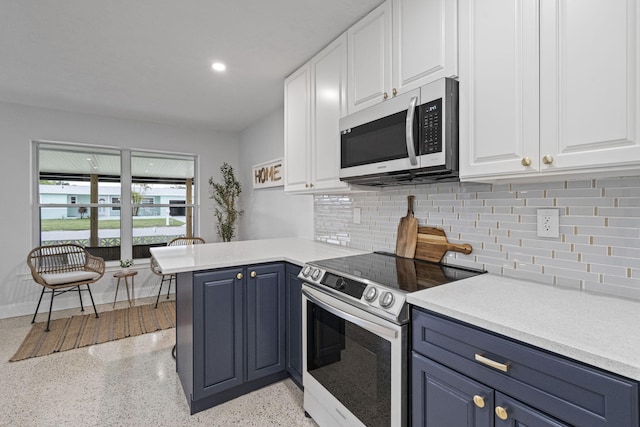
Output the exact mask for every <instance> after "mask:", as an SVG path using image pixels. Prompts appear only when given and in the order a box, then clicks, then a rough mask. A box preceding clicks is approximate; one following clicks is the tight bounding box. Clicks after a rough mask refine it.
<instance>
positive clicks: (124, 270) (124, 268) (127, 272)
mask: <svg viewBox="0 0 640 427" xmlns="http://www.w3.org/2000/svg"><path fill="white" fill-rule="evenodd" d="M129 271H131V268H130V267H123V268H122V274H129Z"/></svg>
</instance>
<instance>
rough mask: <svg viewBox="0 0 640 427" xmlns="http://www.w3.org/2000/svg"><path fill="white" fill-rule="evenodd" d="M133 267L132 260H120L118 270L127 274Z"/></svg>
mask: <svg viewBox="0 0 640 427" xmlns="http://www.w3.org/2000/svg"><path fill="white" fill-rule="evenodd" d="M132 265H133V260H132V259H121V260H120V268H122V272H123V273H128V272H129V270H130V269H131V266H132Z"/></svg>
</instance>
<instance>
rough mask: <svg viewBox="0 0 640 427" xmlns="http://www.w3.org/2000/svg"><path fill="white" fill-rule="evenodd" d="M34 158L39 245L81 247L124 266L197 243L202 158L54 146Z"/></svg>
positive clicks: (40, 145) (44, 145)
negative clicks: (173, 243)
mask: <svg viewBox="0 0 640 427" xmlns="http://www.w3.org/2000/svg"><path fill="white" fill-rule="evenodd" d="M34 153H35V162H34V164H35V165H37V169H36V170H37V179H36V180H35V182H36V185H35V189H34V191H35V196H36V197H34V200H38V201H39V203H38V204H37V205H36V206H35V208H34V209H36V210H37V212H34V218H36V220H35V221H34V236H37V237H35V238H34V240H35V239H37V242H36V243H37V244H38V245H47V244H56V243H61V242H74V243H79V244H81V245H83V246H85V247H86V248H87V250H89V252H91V253H93V254H95V255H98V256H101V257H103V258H104V259H105V260H117V259H125V258H148V257H149V256H150V255H149V248H150V247H152V246H161V245H165V244H166V243H167V242H168V241H170V240H172V239H173V238H175V237H179V236H193V230H194V219H195V215H194V211H195V209H194V208H195V207H196V206H197V205H196V204H195V203H194V197H193V194H195V193H194V190H195V181H194V176H195V165H196V161H195V160H196V159H195V156H193V155H183V154H173V153H156V152H146V151H131V150H120V149H113V148H108V147H94V146H87V145H77V144H66V143H52V142H36V143H35V150H34ZM125 212H130V213H131V214H130V215H124V213H125Z"/></svg>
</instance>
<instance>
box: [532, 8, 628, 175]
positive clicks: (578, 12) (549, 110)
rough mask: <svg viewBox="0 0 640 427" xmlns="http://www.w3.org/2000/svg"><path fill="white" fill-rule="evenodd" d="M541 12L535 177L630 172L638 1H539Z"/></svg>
mask: <svg viewBox="0 0 640 427" xmlns="http://www.w3.org/2000/svg"><path fill="white" fill-rule="evenodd" d="M540 7H541V20H540V25H541V31H540V51H541V52H540V53H541V63H540V69H541V75H540V77H541V79H540V105H541V110H540V111H541V115H540V120H541V123H540V130H541V133H540V155H541V156H542V160H543V163H542V164H541V170H542V172H543V173H551V172H553V171H554V170H564V169H580V168H590V167H607V166H609V167H611V166H623V167H624V166H625V165H627V166H631V165H635V166H636V167H637V165H638V162H640V138H638V129H637V125H638V123H640V119H639V117H640V116H639V115H640V108H639V107H640V104H639V103H638V101H639V100H638V89H639V88H640V86H639V83H640V80H639V76H640V73H639V71H640V63H639V56H640V53H639V52H638V49H639V48H640V46H638V40H639V38H638V35H639V32H638V28H637V26H638V16H639V15H638V12H639V11H638V2H637V1H636V0H579V1H568V0H541V1H540ZM544 156H550V157H547V158H546V159H545V157H544ZM545 160H546V161H547V163H548V164H547V163H545V162H544V161H545Z"/></svg>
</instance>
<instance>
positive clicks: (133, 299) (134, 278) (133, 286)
mask: <svg viewBox="0 0 640 427" xmlns="http://www.w3.org/2000/svg"><path fill="white" fill-rule="evenodd" d="M135 284H136V277H135V276H131V304H133V305H136V291H135Z"/></svg>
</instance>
